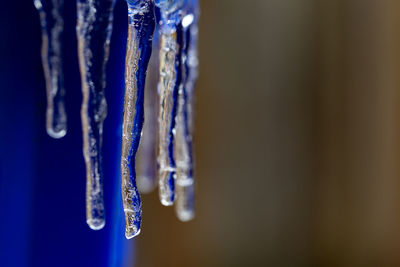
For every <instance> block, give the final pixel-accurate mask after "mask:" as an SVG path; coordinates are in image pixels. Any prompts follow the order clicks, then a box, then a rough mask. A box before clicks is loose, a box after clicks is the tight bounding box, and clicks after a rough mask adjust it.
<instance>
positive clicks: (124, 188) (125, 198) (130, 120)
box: [121, 0, 155, 239]
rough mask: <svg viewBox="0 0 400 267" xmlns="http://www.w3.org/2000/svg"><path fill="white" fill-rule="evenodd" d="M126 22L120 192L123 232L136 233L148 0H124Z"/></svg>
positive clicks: (150, 13)
mask: <svg viewBox="0 0 400 267" xmlns="http://www.w3.org/2000/svg"><path fill="white" fill-rule="evenodd" d="M127 4H128V14H129V26H128V43H127V52H126V62H125V104H124V118H123V130H122V131H123V132H122V153H121V174H122V181H121V192H122V202H123V207H124V212H125V224H126V228H125V236H126V238H128V239H130V238H133V237H134V236H136V235H138V234H139V233H140V226H141V220H142V203H141V199H140V194H139V192H138V189H137V186H136V172H135V159H136V153H137V150H138V147H139V142H140V136H141V133H142V128H143V122H144V107H143V102H144V89H145V80H146V72H147V66H148V63H149V60H150V56H151V49H152V47H151V45H152V38H153V32H154V27H155V20H154V4H153V1H152V0H127Z"/></svg>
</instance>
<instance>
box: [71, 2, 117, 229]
mask: <svg viewBox="0 0 400 267" xmlns="http://www.w3.org/2000/svg"><path fill="white" fill-rule="evenodd" d="M113 7H114V0H78V1H77V12H78V24H77V36H78V55H79V67H80V71H81V80H82V93H83V100H82V107H81V118H82V132H83V156H84V159H85V163H86V220H87V223H88V225H89V226H90V228H92V229H95V230H97V229H101V228H103V227H104V224H105V212H104V201H103V172H102V162H101V161H102V156H101V147H102V134H103V121H104V119H105V118H106V116H107V104H106V100H105V97H104V88H105V66H106V63H107V60H108V55H109V46H110V37H111V31H112V20H113V13H112V12H113Z"/></svg>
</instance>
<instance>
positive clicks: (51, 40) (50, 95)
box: [34, 0, 67, 138]
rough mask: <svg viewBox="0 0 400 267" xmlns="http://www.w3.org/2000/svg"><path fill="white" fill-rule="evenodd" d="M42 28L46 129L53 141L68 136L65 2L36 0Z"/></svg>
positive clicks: (61, 0) (60, 0)
mask: <svg viewBox="0 0 400 267" xmlns="http://www.w3.org/2000/svg"><path fill="white" fill-rule="evenodd" d="M34 4H35V7H36V8H37V10H38V11H39V15H40V24H41V28H42V63H43V70H44V75H45V80H46V94H47V110H46V130H47V133H48V134H49V135H50V136H51V137H53V138H61V137H63V136H64V135H65V134H66V133H67V115H66V113H65V104H64V94H65V90H64V81H63V67H62V59H61V56H62V42H61V36H62V32H63V29H64V19H63V6H64V1H63V0H34Z"/></svg>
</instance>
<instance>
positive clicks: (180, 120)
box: [175, 0, 199, 221]
mask: <svg viewBox="0 0 400 267" xmlns="http://www.w3.org/2000/svg"><path fill="white" fill-rule="evenodd" d="M198 16H199V7H198V1H197V0H190V1H189V6H188V7H187V13H186V14H185V16H184V17H183V19H182V27H183V53H182V64H183V70H184V71H183V86H182V87H181V88H180V90H179V98H178V115H177V123H176V136H175V153H176V165H177V166H176V173H177V180H176V191H177V192H176V194H177V199H176V205H175V210H176V214H177V216H178V218H179V219H180V220H181V221H188V220H191V219H193V217H194V213H195V210H194V177H193V143H192V142H193V127H194V123H193V121H194V112H193V110H194V86H195V82H196V79H197V66H198V59H197V34H198V29H197V27H198V26H197V23H198Z"/></svg>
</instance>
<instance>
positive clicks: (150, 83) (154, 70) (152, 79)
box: [136, 35, 159, 193]
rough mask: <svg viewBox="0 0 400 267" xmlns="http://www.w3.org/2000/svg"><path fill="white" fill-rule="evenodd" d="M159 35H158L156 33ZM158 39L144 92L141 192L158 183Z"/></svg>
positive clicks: (139, 169) (138, 164)
mask: <svg viewBox="0 0 400 267" xmlns="http://www.w3.org/2000/svg"><path fill="white" fill-rule="evenodd" d="M155 37H157V35H155ZM158 79H159V64H158V39H157V38H155V40H153V51H152V55H151V58H150V63H149V68H148V71H147V78H146V90H145V93H144V96H145V98H144V114H145V118H146V119H145V123H144V126H143V135H142V138H141V141H140V146H139V151H138V154H137V157H136V169H137V185H138V189H139V192H140V193H150V192H151V191H153V190H154V189H155V187H156V185H157V182H156V181H157V177H158V176H157V156H156V152H157V138H158V134H157V131H158V109H159V108H158V106H159V100H158V92H157V91H158V89H157V88H158Z"/></svg>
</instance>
